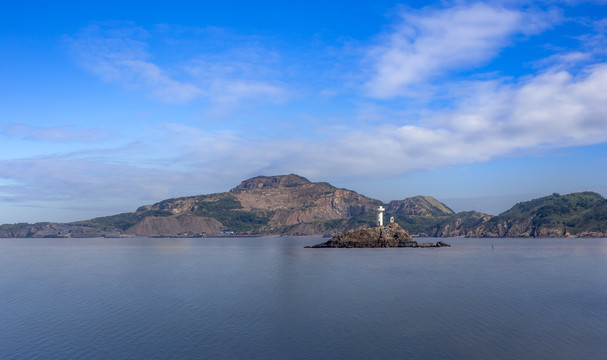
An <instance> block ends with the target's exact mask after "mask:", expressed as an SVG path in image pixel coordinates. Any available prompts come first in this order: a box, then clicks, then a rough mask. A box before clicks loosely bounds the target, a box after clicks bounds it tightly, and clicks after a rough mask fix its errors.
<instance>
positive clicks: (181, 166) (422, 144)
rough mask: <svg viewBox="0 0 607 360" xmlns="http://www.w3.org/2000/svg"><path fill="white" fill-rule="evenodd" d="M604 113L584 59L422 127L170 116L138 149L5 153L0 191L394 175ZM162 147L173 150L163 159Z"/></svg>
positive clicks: (589, 137)
mask: <svg viewBox="0 0 607 360" xmlns="http://www.w3.org/2000/svg"><path fill="white" fill-rule="evenodd" d="M473 88H474V87H473V86H470V89H473ZM605 119H607V64H600V65H594V66H588V67H586V68H585V69H584V71H583V72H582V73H580V74H579V75H572V74H571V73H568V72H565V71H561V70H558V69H557V70H554V71H546V72H544V73H542V74H540V75H537V76H535V77H528V78H525V79H524V80H521V81H519V82H518V83H514V84H513V83H499V82H494V83H491V85H490V86H489V85H488V84H486V83H483V82H479V83H478V84H477V88H476V91H475V92H474V94H473V95H470V96H468V97H466V98H465V99H462V100H461V102H460V103H459V104H458V106H457V107H455V108H454V109H453V110H451V111H449V112H440V113H438V112H437V113H434V114H430V115H428V117H427V118H424V119H423V120H424V121H421V122H419V123H417V124H416V125H401V126H396V125H381V124H377V125H376V126H374V127H364V128H360V129H356V130H347V129H338V130H327V129H322V130H319V131H324V132H325V133H324V138H316V139H311V138H304V137H297V136H292V137H290V138H289V139H284V138H280V137H274V138H265V139H262V140H261V141H260V140H259V139H252V138H249V137H248V136H247V134H244V133H240V132H237V131H215V132H209V131H205V130H203V129H201V128H199V127H193V126H185V125H182V124H177V123H175V124H170V125H165V126H163V127H162V128H159V129H157V133H156V135H154V136H148V137H147V138H146V140H145V142H144V143H143V144H139V145H137V146H133V147H125V148H122V149H113V150H112V149H110V150H104V149H99V150H91V151H89V152H86V153H78V154H65V155H57V156H46V157H36V158H28V159H13V160H5V161H1V162H0V178H3V179H9V180H10V182H5V183H3V184H0V193H6V194H11V198H10V200H11V201H13V202H14V201H26V200H27V199H32V198H35V199H42V200H48V201H67V200H70V201H76V200H79V199H95V198H106V199H112V198H116V199H121V200H122V201H124V199H132V202H133V203H134V204H140V203H141V201H156V200H161V199H164V198H167V197H173V196H182V195H187V194H200V193H209V192H214V191H225V190H228V188H229V187H230V186H229V184H233V185H237V184H235V183H234V182H238V181H239V180H241V179H244V178H246V177H249V176H254V175H259V174H280V173H290V172H295V173H299V174H302V175H305V176H309V177H312V178H317V179H336V178H357V179H361V178H374V177H380V176H381V177H389V176H397V175H402V174H405V173H408V172H412V171H419V170H432V169H437V168H440V167H444V166H448V165H457V164H469V163H477V162H484V161H488V160H491V159H494V158H496V157H503V156H509V155H511V154H513V153H516V152H521V151H522V152H527V151H537V149H542V148H559V147H567V146H579V145H589V144H596V143H601V142H605V141H607V121H605ZM160 141H162V143H163V147H162V148H160V149H159V148H156V147H155V145H156V144H157V143H158V142H160ZM159 153H166V154H164V158H163V160H162V161H159V160H158V158H157V157H158V156H159ZM118 154H119V159H121V161H117V160H116V156H117V155H118Z"/></svg>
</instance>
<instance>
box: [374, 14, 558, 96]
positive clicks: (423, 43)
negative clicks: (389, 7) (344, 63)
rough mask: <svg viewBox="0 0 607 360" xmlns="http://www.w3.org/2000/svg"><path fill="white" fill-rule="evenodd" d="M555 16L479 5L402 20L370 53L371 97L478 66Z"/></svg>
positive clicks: (401, 92)
mask: <svg viewBox="0 0 607 360" xmlns="http://www.w3.org/2000/svg"><path fill="white" fill-rule="evenodd" d="M555 17H557V15H556V14H555V13H550V14H538V13H531V12H522V11H518V10H510V9H506V8H503V7H496V6H490V5H487V4H482V3H477V4H472V5H464V6H456V7H452V8H448V9H441V10H434V9H433V10H426V11H422V12H420V13H411V14H406V13H404V14H403V15H402V23H400V24H398V25H397V26H396V28H395V29H394V31H393V32H391V33H390V34H388V35H387V36H386V37H385V39H383V41H382V44H380V45H378V46H376V47H375V48H373V49H372V50H371V51H370V52H369V55H368V56H369V59H370V61H371V62H372V63H373V75H372V78H371V79H370V80H369V81H368V82H367V84H366V88H367V90H368V93H369V95H371V96H373V97H376V98H392V97H395V96H399V95H406V94H410V93H411V92H412V91H415V89H413V87H414V86H415V85H416V84H420V83H422V82H424V81H427V80H431V79H435V78H437V77H439V76H441V75H444V74H446V73H448V72H450V71H454V70H462V69H464V70H465V69H468V68H471V67H474V66H479V65H482V64H484V63H486V62H488V61H489V60H491V59H492V58H493V57H495V56H496V55H497V54H498V53H499V51H500V50H501V49H502V48H503V47H505V46H507V45H508V44H509V41H510V38H511V37H512V36H513V35H516V34H533V33H536V32H539V31H541V30H543V29H545V28H546V27H547V26H549V24H550V23H551V21H554V19H555Z"/></svg>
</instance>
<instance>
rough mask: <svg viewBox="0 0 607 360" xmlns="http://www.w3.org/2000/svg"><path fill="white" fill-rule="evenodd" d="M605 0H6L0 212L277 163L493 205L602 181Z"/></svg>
mask: <svg viewBox="0 0 607 360" xmlns="http://www.w3.org/2000/svg"><path fill="white" fill-rule="evenodd" d="M606 34H607V1H575V0H570V1H404V2H395V1H385V0H379V1H330V2H329V1H292V2H285V1H263V0H258V1H254V2H251V1H225V0H224V1H211V0H210V1H200V2H190V1H180V0H174V1H171V2H157V1H126V2H124V1H120V2H119V1H113V0H108V1H103V2H90V3H89V2H83V1H53V2H48V1H27V0H24V1H20V2H11V3H9V4H5V5H3V10H2V12H0V80H1V81H0V150H1V151H0V223H17V222H38V221H59V222H67V221H76V220H84V219H90V218H93V217H97V216H106V215H112V214H116V213H121V212H130V211H134V210H135V209H137V208H138V207H139V206H141V205H145V204H152V203H155V202H158V201H161V200H163V199H167V198H172V197H181V196H189V195H199V194H209V193H216V192H224V191H228V190H229V189H231V188H233V187H235V186H237V185H238V184H239V183H240V182H241V181H242V180H245V179H247V178H250V177H253V176H257V175H281V174H290V173H295V174H298V175H301V176H304V177H307V178H308V179H310V180H311V181H327V182H330V183H331V184H333V185H335V186H337V187H341V188H347V189H351V190H355V191H357V192H359V193H361V194H363V195H366V196H369V197H372V198H376V199H379V200H382V201H384V202H388V201H390V200H397V199H404V198H406V197H409V196H415V195H427V196H434V197H435V198H437V199H438V200H440V201H442V202H444V203H445V204H447V205H448V206H449V207H451V208H452V209H453V210H455V211H464V210H477V211H482V212H485V213H488V214H492V215H497V214H499V213H501V212H503V211H505V210H507V209H509V208H510V207H512V206H513V205H514V204H516V203H517V202H520V201H525V200H529V199H531V198H536V197H540V196H545V195H549V194H552V193H554V192H558V193H562V194H566V193H571V192H577V191H596V192H599V193H601V194H602V195H607V37H606Z"/></svg>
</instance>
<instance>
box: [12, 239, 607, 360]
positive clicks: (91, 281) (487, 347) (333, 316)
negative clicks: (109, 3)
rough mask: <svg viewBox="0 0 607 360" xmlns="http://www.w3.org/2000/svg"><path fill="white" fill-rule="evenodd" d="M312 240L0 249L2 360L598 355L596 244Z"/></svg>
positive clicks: (603, 341)
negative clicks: (368, 244) (432, 245)
mask: <svg viewBox="0 0 607 360" xmlns="http://www.w3.org/2000/svg"><path fill="white" fill-rule="evenodd" d="M324 240H326V239H321V238H318V237H316V238H314V237H303V238H301V237H300V238H289V237H264V238H224V239H206V238H196V239H183V238H181V239H157V238H153V239H152V238H128V239H0V359H467V360H468V359H607V239H463V238H456V239H447V240H446V241H447V242H448V243H451V244H452V247H451V248H438V249H413V248H403V249H304V246H305V245H313V244H316V243H319V242H322V241H324ZM422 240H423V239H422ZM432 240H433V241H436V239H432Z"/></svg>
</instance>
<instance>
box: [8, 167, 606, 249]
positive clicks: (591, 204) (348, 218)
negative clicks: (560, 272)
mask: <svg viewBox="0 0 607 360" xmlns="http://www.w3.org/2000/svg"><path fill="white" fill-rule="evenodd" d="M379 205H383V206H384V207H385V209H386V214H385V215H386V217H387V218H388V219H389V218H390V217H394V218H395V221H396V222H398V223H399V224H400V225H401V226H402V227H403V228H404V229H406V230H407V231H408V232H409V233H411V234H412V235H414V236H429V237H452V236H468V237H566V236H578V237H583V236H591V237H606V236H607V200H605V198H603V197H602V196H601V195H600V194H597V193H594V192H581V193H573V194H569V195H559V194H556V193H555V194H552V195H550V196H546V197H542V198H539V199H534V200H530V201H526V202H521V203H518V204H516V205H515V206H514V207H512V208H511V209H510V210H508V211H505V212H503V213H502V214H500V215H498V216H492V215H487V214H483V213H480V212H477V211H466V212H459V213H455V212H454V211H453V210H451V209H450V208H449V207H448V206H446V205H445V204H443V203H441V202H440V201H438V200H436V199H435V198H433V197H430V196H415V197H411V198H406V199H403V200H394V201H390V202H389V203H387V204H384V203H382V202H381V201H379V200H375V199H371V198H368V197H366V196H363V195H360V194H358V193H356V192H354V191H351V190H347V189H340V188H336V187H334V186H332V185H331V184H329V183H326V182H311V181H309V180H308V179H306V178H304V177H301V176H298V175H294V174H291V175H281V176H257V177H254V178H251V179H248V180H245V181H243V182H241V183H240V185H238V186H237V187H235V188H233V189H232V190H230V191H229V192H224V193H217V194H209V195H198V196H188V197H181V198H174V199H167V200H163V201H161V202H158V203H155V204H152V205H145V206H141V207H139V208H138V209H137V210H136V211H135V212H130V213H123V214H117V215H112V216H106V217H99V218H94V219H90V220H84V221H76V222H71V223H52V222H42V223H35V224H28V223H19V224H4V225H0V237H98V236H106V237H122V236H215V235H216V234H220V235H223V236H229V235H240V236H242V235H321V234H322V235H334V234H337V233H341V232H345V231H347V230H350V229H353V228H356V227H364V226H373V225H374V224H375V213H374V210H375V208H376V207H377V206H379Z"/></svg>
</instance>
